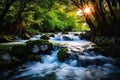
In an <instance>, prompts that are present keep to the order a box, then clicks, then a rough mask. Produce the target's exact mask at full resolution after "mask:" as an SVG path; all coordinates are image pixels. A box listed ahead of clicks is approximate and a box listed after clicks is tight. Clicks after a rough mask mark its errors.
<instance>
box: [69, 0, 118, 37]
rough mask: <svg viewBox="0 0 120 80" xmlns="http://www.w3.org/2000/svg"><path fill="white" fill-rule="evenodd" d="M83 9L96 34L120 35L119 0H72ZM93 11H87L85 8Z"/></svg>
mask: <svg viewBox="0 0 120 80" xmlns="http://www.w3.org/2000/svg"><path fill="white" fill-rule="evenodd" d="M71 1H72V2H73V3H74V4H75V5H76V6H77V7H78V8H79V9H81V10H82V12H83V16H84V17H85V19H86V22H87V23H88V25H89V27H90V29H91V31H92V32H93V33H94V35H97V34H101V35H102V36H108V37H111V36H115V37H116V36H120V33H119V32H120V22H119V21H120V15H119V13H120V1H118V0H71ZM87 7H88V8H90V10H91V12H89V13H86V12H85V11H84V9H85V8H87Z"/></svg>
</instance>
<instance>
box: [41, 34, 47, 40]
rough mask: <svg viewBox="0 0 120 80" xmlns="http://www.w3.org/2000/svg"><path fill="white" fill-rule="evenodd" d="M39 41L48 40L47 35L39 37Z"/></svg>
mask: <svg viewBox="0 0 120 80" xmlns="http://www.w3.org/2000/svg"><path fill="white" fill-rule="evenodd" d="M40 39H43V40H49V35H47V34H44V35H42V36H41V37H40Z"/></svg>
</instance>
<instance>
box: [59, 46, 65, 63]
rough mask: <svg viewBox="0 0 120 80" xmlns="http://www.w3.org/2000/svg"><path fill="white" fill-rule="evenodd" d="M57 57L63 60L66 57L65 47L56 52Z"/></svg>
mask: <svg viewBox="0 0 120 80" xmlns="http://www.w3.org/2000/svg"><path fill="white" fill-rule="evenodd" d="M57 57H58V60H59V61H62V62H63V61H65V59H66V58H67V48H62V49H60V50H59V51H58V53H57Z"/></svg>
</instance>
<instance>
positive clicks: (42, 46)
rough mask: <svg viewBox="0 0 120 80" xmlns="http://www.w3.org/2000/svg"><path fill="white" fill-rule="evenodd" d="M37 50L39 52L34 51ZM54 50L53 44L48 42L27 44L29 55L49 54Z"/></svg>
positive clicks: (36, 41)
mask: <svg viewBox="0 0 120 80" xmlns="http://www.w3.org/2000/svg"><path fill="white" fill-rule="evenodd" d="M35 48H37V51H34V49H35ZM52 49H53V44H52V43H50V42H49V41H47V40H35V41H32V40H31V41H28V42H27V52H28V53H32V54H33V53H37V54H38V53H49V52H50V51H51V50H52Z"/></svg>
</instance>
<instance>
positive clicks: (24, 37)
mask: <svg viewBox="0 0 120 80" xmlns="http://www.w3.org/2000/svg"><path fill="white" fill-rule="evenodd" d="M20 37H21V38H22V39H30V35H29V34H27V33H24V34H23V35H20Z"/></svg>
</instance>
